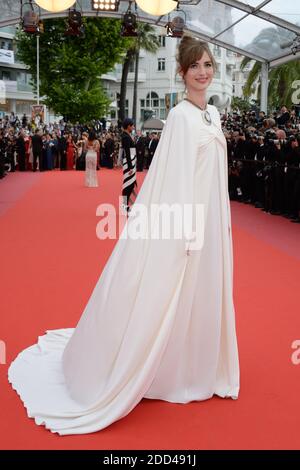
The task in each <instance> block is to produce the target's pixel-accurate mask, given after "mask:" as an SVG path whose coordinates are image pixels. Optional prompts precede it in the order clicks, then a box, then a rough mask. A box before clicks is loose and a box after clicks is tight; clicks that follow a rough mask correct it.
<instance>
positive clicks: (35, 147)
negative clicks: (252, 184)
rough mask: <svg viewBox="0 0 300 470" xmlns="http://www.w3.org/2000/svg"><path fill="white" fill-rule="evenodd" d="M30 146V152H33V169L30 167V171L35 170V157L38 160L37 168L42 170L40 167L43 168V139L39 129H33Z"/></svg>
mask: <svg viewBox="0 0 300 470" xmlns="http://www.w3.org/2000/svg"><path fill="white" fill-rule="evenodd" d="M31 147H32V154H33V169H32V171H36V167H37V159H38V160H39V170H40V171H42V169H43V162H42V155H43V140H42V137H41V135H40V131H39V129H36V130H35V134H34V135H33V136H32V138H31Z"/></svg>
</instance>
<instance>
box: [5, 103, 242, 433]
mask: <svg viewBox="0 0 300 470" xmlns="http://www.w3.org/2000/svg"><path fill="white" fill-rule="evenodd" d="M209 112H210V114H211V116H212V120H213V124H212V125H211V126H207V125H205V123H204V122H203V120H202V116H201V111H200V110H199V109H198V108H196V107H195V106H193V105H192V104H191V103H189V102H187V101H183V102H181V103H180V104H179V105H177V106H176V107H175V108H173V109H172V110H171V111H170V113H169V116H168V119H167V122H166V124H165V127H164V130H163V133H162V137H161V140H160V142H159V145H158V148H157V150H156V153H155V156H154V159H153V161H152V164H151V167H150V169H149V171H148V174H147V176H146V178H145V181H144V184H143V186H142V187H141V189H140V192H139V194H138V196H137V199H136V202H135V204H143V205H144V206H146V207H147V208H150V205H151V204H163V203H165V204H175V203H177V204H179V205H184V204H193V205H195V204H196V203H197V204H198V203H199V204H203V205H204V222H205V224H204V245H203V247H202V249H201V250H198V251H192V252H191V253H190V254H189V255H188V252H187V249H186V240H185V239H183V238H182V239H172V238H171V239H169V240H164V239H153V238H148V239H139V238H138V239H133V238H127V239H126V238H122V237H121V238H120V239H119V240H118V242H117V244H116V246H115V248H114V250H113V252H112V254H111V256H110V258H109V260H108V262H107V264H106V266H105V268H104V270H103V272H102V274H101V276H100V278H99V280H98V282H97V284H96V286H95V288H94V291H93V293H92V295H91V297H90V299H89V301H88V303H87V306H86V308H85V310H84V313H83V315H82V317H81V319H80V321H79V323H78V325H77V327H76V329H75V330H73V329H64V330H55V331H49V332H47V334H46V335H44V336H42V337H40V338H39V342H38V344H37V345H34V346H32V347H31V348H28V349H26V350H25V351H23V352H22V353H21V354H19V356H18V357H17V358H16V359H15V361H14V362H13V363H12V365H11V366H10V369H9V380H10V382H11V383H12V385H13V387H14V388H15V389H16V391H17V392H18V393H19V395H20V396H21V398H22V400H23V402H24V404H25V406H26V408H27V412H28V416H30V417H33V418H34V419H35V421H36V423H37V424H44V425H45V426H46V427H47V428H48V429H50V430H51V431H52V432H57V433H59V434H61V435H63V434H83V433H90V432H95V431H98V430H100V429H103V428H105V427H106V426H108V425H109V424H111V423H113V422H114V421H116V420H118V419H120V418H122V417H124V416H126V415H127V414H128V413H129V412H130V411H131V410H132V409H133V408H134V407H135V406H136V405H137V404H138V403H139V401H140V400H141V399H142V398H143V397H146V398H160V399H162V400H168V401H171V402H178V403H187V402H189V401H192V400H205V399H208V398H210V397H212V396H213V395H214V394H216V395H219V396H221V397H231V398H237V396H238V393H239V362H238V350H237V341H236V332H235V312H234V304H233V263H232V237H231V217H230V205H229V197H228V180H227V152H226V141H225V138H224V135H223V133H222V130H221V126H220V117H219V113H218V111H217V110H216V108H215V107H213V106H209ZM134 223H135V221H134V219H131V218H129V219H128V222H127V225H126V226H125V228H126V227H127V228H130V227H133V226H134ZM155 223H159V217H157V218H156V219H155Z"/></svg>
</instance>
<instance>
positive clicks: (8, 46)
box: [0, 39, 13, 51]
mask: <svg viewBox="0 0 300 470" xmlns="http://www.w3.org/2000/svg"><path fill="white" fill-rule="evenodd" d="M0 49H4V50H6V51H12V50H13V43H12V41H9V40H5V39H2V40H1V42H0Z"/></svg>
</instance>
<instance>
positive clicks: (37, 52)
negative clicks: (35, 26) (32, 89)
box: [36, 34, 40, 105]
mask: <svg viewBox="0 0 300 470" xmlns="http://www.w3.org/2000/svg"><path fill="white" fill-rule="evenodd" d="M36 82H37V87H36V88H37V89H36V93H37V105H39V104H40V35H39V34H37V35H36Z"/></svg>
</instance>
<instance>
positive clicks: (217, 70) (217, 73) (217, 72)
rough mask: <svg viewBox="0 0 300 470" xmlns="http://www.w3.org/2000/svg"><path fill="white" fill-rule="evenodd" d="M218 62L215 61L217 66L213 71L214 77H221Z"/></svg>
mask: <svg viewBox="0 0 300 470" xmlns="http://www.w3.org/2000/svg"><path fill="white" fill-rule="evenodd" d="M220 68H221V67H220V64H219V63H217V68H216V71H215V76H214V78H221V70H220Z"/></svg>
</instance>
